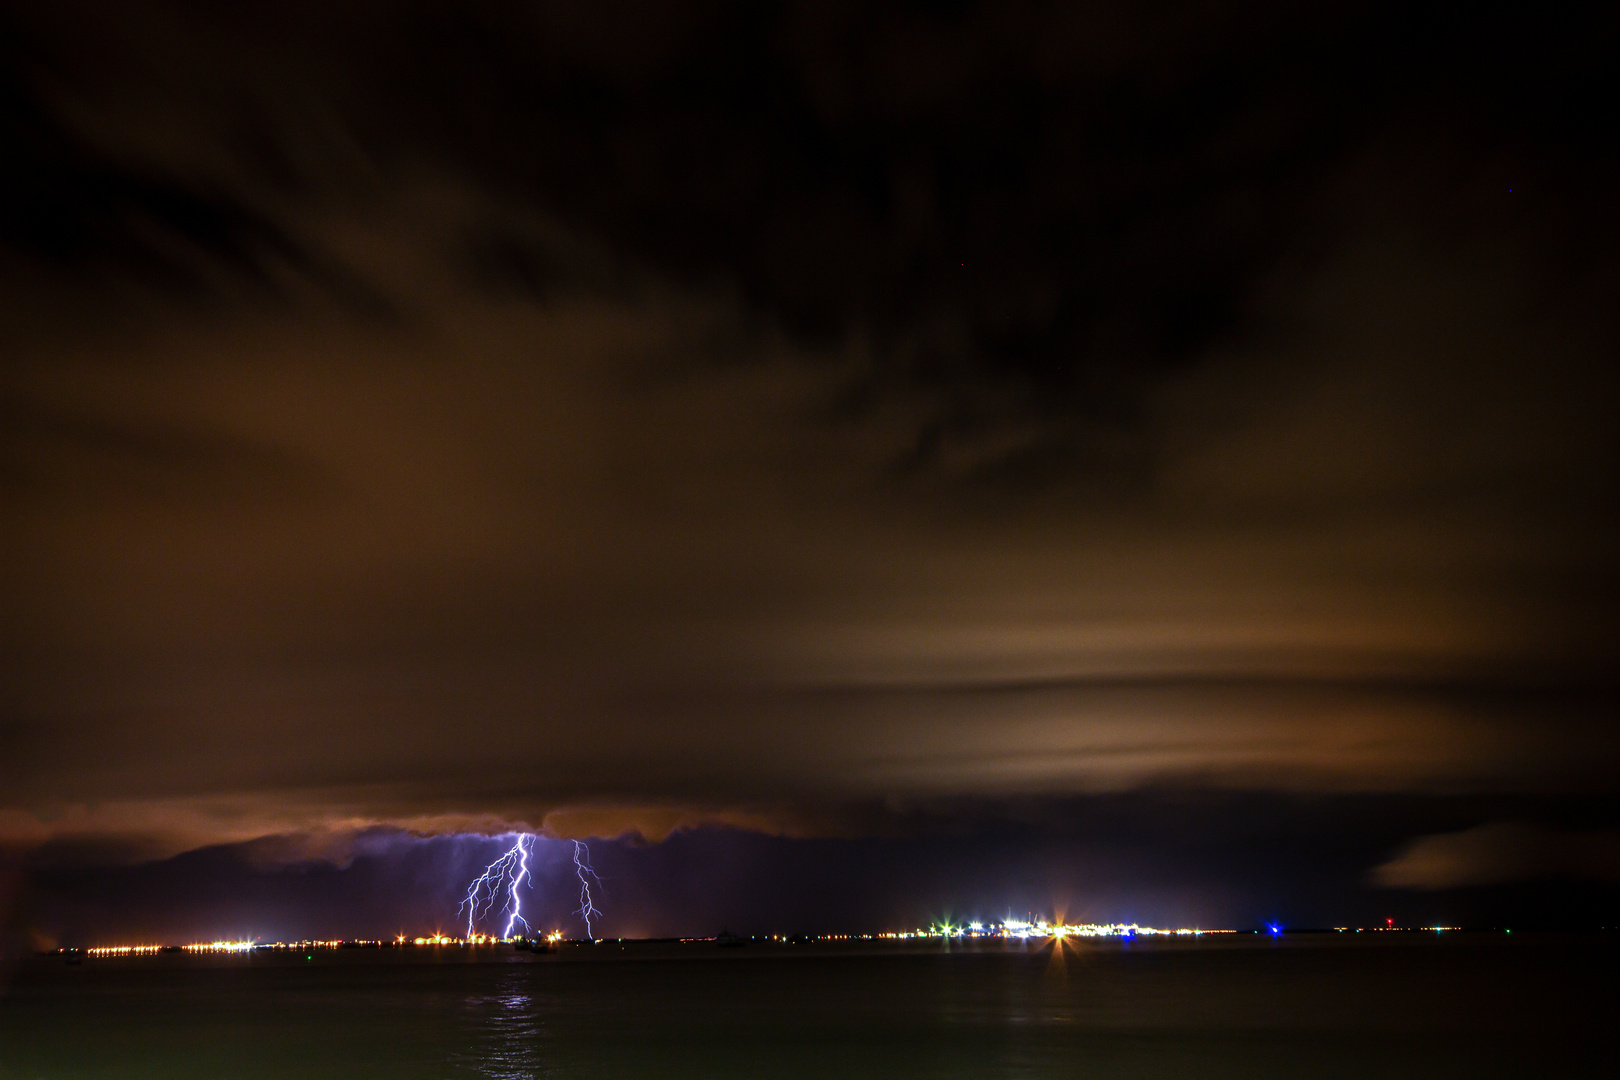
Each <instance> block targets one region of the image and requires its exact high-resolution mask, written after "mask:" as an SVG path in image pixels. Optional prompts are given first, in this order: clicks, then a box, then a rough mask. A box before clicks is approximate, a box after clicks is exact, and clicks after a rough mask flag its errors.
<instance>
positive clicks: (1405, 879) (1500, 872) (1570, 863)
mask: <svg viewBox="0 0 1620 1080" xmlns="http://www.w3.org/2000/svg"><path fill="white" fill-rule="evenodd" d="M1547 877H1572V878H1588V879H1596V880H1599V881H1620V833H1615V832H1569V831H1563V830H1557V829H1544V828H1538V827H1536V826H1532V825H1526V824H1522V823H1518V822H1500V823H1496V824H1490V825H1480V826H1476V827H1475V828H1472V829H1466V830H1464V831H1462V832H1455V833H1442V834H1440V835H1436V836H1425V837H1421V838H1419V839H1417V840H1414V841H1412V843H1411V844H1409V845H1407V847H1406V848H1405V849H1403V850H1402V851H1401V852H1400V853H1399V854H1397V855H1396V856H1395V857H1394V858H1393V859H1391V860H1390V861H1389V862H1387V863H1384V864H1383V865H1381V866H1378V867H1376V868H1375V869H1374V870H1373V872H1372V879H1373V882H1374V884H1377V885H1380V886H1383V887H1385V888H1393V889H1455V888H1462V887H1466V886H1480V885H1500V884H1503V883H1506V882H1514V881H1525V880H1532V879H1535V878H1547Z"/></svg>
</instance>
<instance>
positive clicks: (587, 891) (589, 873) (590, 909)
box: [574, 840, 602, 937]
mask: <svg viewBox="0 0 1620 1080" xmlns="http://www.w3.org/2000/svg"><path fill="white" fill-rule="evenodd" d="M574 873H575V874H576V875H578V877H579V910H578V911H576V912H574V914H576V915H578V916H579V917H580V918H581V919H584V920H585V936H586V937H590V936H591V920H592V919H594V918H597V917H599V916H600V915H601V914H602V913H601V912H600V911H598V910H596V905H595V904H593V903H591V882H592V881H593V880H594V881H595V882H596V883H597V884H598V885H600V884H602V879H601V878H599V877H597V876H596V871H595V870H593V869H591V849H590V848H588V847H586V846H585V844H584V843H582V842H581V841H578V840H575V841H574Z"/></svg>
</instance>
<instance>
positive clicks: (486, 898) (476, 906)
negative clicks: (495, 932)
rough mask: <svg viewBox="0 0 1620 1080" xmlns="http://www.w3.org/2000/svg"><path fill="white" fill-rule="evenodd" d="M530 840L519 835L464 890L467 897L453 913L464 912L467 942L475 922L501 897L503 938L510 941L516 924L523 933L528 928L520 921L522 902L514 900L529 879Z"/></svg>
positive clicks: (528, 837)
mask: <svg viewBox="0 0 1620 1080" xmlns="http://www.w3.org/2000/svg"><path fill="white" fill-rule="evenodd" d="M530 839H531V838H530V836H529V834H528V833H520V834H519V835H518V838H517V841H516V843H514V844H513V845H512V846H511V847H510V848H507V850H506V853H505V854H503V855H502V856H501V857H500V858H498V859H496V860H495V861H494V862H492V863H490V864H489V865H488V866H486V867H484V872H483V873H482V874H480V875H478V877H477V878H476V879H475V880H474V881H473V883H472V884H471V885H469V886H467V896H466V898H465V899H464V900H462V901H461V904H460V906H459V907H457V908H456V910H457V911H458V912H459V911H461V909H462V908H466V909H467V936H468V937H469V938H471V937H472V936H473V934H474V933H475V932H476V929H477V924H478V920H479V919H481V918H483V917H484V916H485V915H487V914H488V913H489V912H490V911H492V910H493V909H494V907H495V901H496V900H497V899H498V898H499V897H500V896H501V895H502V894H503V893H504V894H505V896H506V900H505V902H504V903H502V905H501V914H502V915H506V916H507V920H506V933H505V936H506V937H511V936H512V931H513V929H514V928H516V926H517V924H518V923H523V929H525V930H527V929H528V928H529V924H528V923H527V922H526V921H524V918H523V902H522V898H521V897H519V896H518V886H519V885H522V884H523V883H524V882H525V881H527V880H528V878H529V841H530Z"/></svg>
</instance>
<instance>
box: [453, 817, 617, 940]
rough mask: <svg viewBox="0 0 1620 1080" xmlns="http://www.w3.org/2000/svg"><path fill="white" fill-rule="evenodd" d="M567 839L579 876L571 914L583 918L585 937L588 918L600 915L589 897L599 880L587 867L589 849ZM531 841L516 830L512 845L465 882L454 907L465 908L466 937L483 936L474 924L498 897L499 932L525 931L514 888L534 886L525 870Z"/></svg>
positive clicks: (506, 934) (588, 929)
mask: <svg viewBox="0 0 1620 1080" xmlns="http://www.w3.org/2000/svg"><path fill="white" fill-rule="evenodd" d="M570 842H571V843H572V844H573V845H574V873H575V875H576V876H577V877H578V878H579V909H578V910H577V911H576V912H575V913H574V914H576V915H578V916H579V917H580V918H581V919H584V920H585V936H586V937H587V938H588V937H590V936H591V920H592V919H597V918H600V917H601V915H602V913H601V912H600V911H599V910H597V907H596V904H595V903H594V902H593V901H592V899H591V882H593V881H594V882H596V884H597V885H599V886H600V885H601V884H602V880H601V879H600V878H598V877H597V876H596V871H595V870H594V869H592V868H591V849H590V848H588V847H586V846H585V844H584V843H583V842H581V841H579V840H573V841H570ZM533 844H534V835H533V834H532V833H520V834H518V838H517V840H516V841H514V842H513V844H512V846H511V847H509V848H507V849H506V851H505V852H504V853H503V854H502V855H501V857H500V858H498V859H496V860H495V861H494V862H492V863H490V864H489V865H488V866H486V867H484V872H483V873H482V874H480V875H478V877H477V878H476V879H475V880H474V881H473V883H472V884H471V885H469V886H467V895H466V897H465V898H464V899H463V900H462V901H461V905H460V907H458V908H457V909H456V910H457V912H458V913H459V912H460V911H461V910H462V909H463V908H464V909H466V912H467V940H468V941H473V940H475V939H476V940H484V939H482V938H478V937H477V934H478V924H479V922H480V921H482V920H483V919H486V918H488V917H489V916H490V915H491V914H492V913H495V910H496V909H495V902H496V901H497V900H500V901H501V907H500V911H499V914H501V915H504V916H506V929H505V930H504V931H502V934H501V936H502V937H504V938H510V937H511V936H512V935H513V932H514V931H515V930H517V928H518V927H519V926H522V927H523V930H524V931H525V933H527V932H528V930H529V922H528V920H527V919H525V918H524V917H523V900H522V897H521V895H520V894H519V891H518V890H519V889H520V888H521V887H523V886H527V887H528V888H531V889H532V888H534V882H533V879H532V878H531V876H530V873H529V855H530V854H531V853H532V852H533ZM503 898H504V899H503Z"/></svg>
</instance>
